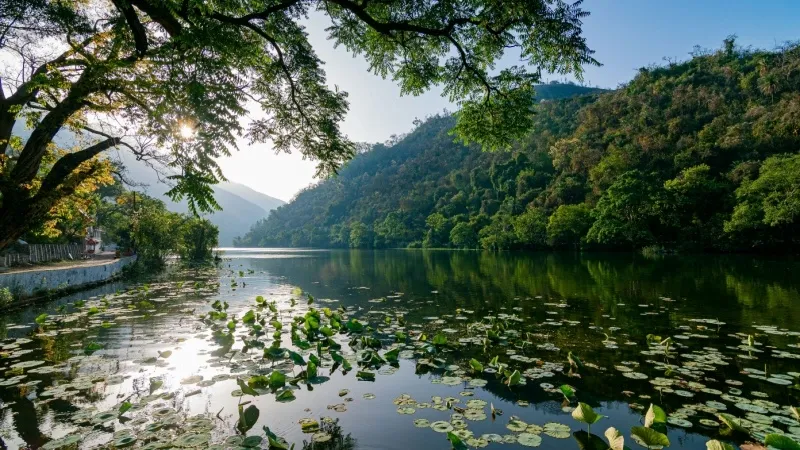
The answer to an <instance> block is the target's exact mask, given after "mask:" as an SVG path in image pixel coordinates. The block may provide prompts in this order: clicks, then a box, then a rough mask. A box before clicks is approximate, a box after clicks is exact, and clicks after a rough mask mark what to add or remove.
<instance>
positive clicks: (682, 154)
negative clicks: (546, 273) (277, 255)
mask: <svg viewBox="0 0 800 450" xmlns="http://www.w3.org/2000/svg"><path fill="white" fill-rule="evenodd" d="M555 86H559V85H555ZM799 87H800V46H798V45H795V44H791V45H786V46H784V47H781V48H779V49H777V50H775V51H762V50H751V49H743V48H739V47H737V46H736V45H735V43H734V40H733V39H729V40H726V41H725V43H724V45H723V47H722V48H721V49H719V50H717V51H713V52H710V51H701V50H697V51H695V52H694V53H693V56H692V58H691V59H690V60H688V61H685V62H680V63H669V64H668V65H665V66H654V67H646V68H642V69H641V70H640V71H639V73H638V74H637V75H636V77H635V78H634V79H633V80H631V81H630V82H629V83H627V84H626V85H624V86H621V87H620V88H619V89H616V90H614V91H611V92H604V93H596V92H595V93H591V92H588V91H589V90H587V89H584V88H581V87H580V86H573V87H572V89H570V90H569V91H567V92H558V94H557V95H559V96H563V97H567V98H560V99H553V98H555V97H556V95H551V92H550V91H551V89H552V88H553V86H551V85H542V86H537V91H538V92H540V93H541V95H542V96H543V97H546V98H548V99H550V100H547V101H544V102H540V103H538V104H537V105H536V111H537V114H536V115H535V117H534V119H533V125H532V127H531V128H530V129H529V132H528V134H527V136H525V137H524V138H522V139H520V140H519V141H517V142H516V144H515V145H514V147H513V151H512V152H511V153H485V152H481V151H480V149H478V148H477V147H470V146H463V145H461V144H459V143H455V142H453V136H452V135H451V134H450V131H451V130H452V128H453V127H454V124H455V120H456V118H455V117H456V116H458V114H455V116H450V115H443V116H436V117H432V118H430V119H428V120H427V121H425V122H422V123H420V124H419V125H418V126H417V128H416V129H415V130H414V131H413V132H411V133H410V134H408V135H407V136H405V137H403V138H402V139H399V140H395V141H393V142H390V143H387V144H377V145H375V146H373V147H372V148H371V149H370V150H369V151H366V152H365V153H363V154H359V155H358V156H356V158H354V159H353V160H352V161H351V162H349V163H348V164H347V165H346V166H345V167H344V168H343V169H342V170H341V173H340V175H339V176H338V177H335V178H333V179H330V180H325V181H323V182H321V183H319V184H318V185H317V186H314V187H312V188H309V189H307V190H305V191H303V192H301V193H300V194H298V195H297V197H296V198H295V199H294V200H293V201H292V202H291V203H290V204H288V205H285V206H283V207H281V208H278V209H277V210H275V211H273V212H272V214H271V215H270V217H269V218H268V219H265V220H263V221H261V222H260V223H258V224H256V225H255V226H254V227H253V228H252V229H251V230H250V232H249V233H247V235H245V236H243V237H242V238H241V239H239V240H238V242H237V245H239V246H297V247H354V248H382V247H406V246H413V247H419V246H422V247H454V248H478V247H481V248H486V249H503V248H533V249H537V248H575V247H579V246H580V247H583V248H594V249H635V250H638V249H641V248H643V247H648V246H655V247H662V248H666V249H668V250H676V249H677V250H684V249H686V250H712V251H750V250H764V251H770V250H771V251H796V250H797V249H798V243H799V242H798V236H800V233H799V232H798V231H800V229H799V228H798V226H800V209H799V208H798V205H800V189H799V187H800V178H799V177H800V155H798V151H800V135H798V132H797V131H798V129H800V123H799V122H798V121H797V117H798V115H797V113H796V111H797V109H798V105H800V88H799ZM581 93H583V94H586V95H575V94H581ZM655 247H653V248H655Z"/></svg>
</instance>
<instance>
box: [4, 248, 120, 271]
mask: <svg viewBox="0 0 800 450" xmlns="http://www.w3.org/2000/svg"><path fill="white" fill-rule="evenodd" d="M112 261H114V252H103V253H98V254H96V255H94V256H93V257H92V259H77V260H73V261H56V262H49V263H44V264H35V265H24V266H14V267H0V273H19V272H41V271H46V270H59V269H72V268H75V267H93V266H102V265H103V264H108V263H110V262H112Z"/></svg>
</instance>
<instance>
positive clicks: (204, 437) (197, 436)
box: [172, 433, 211, 448]
mask: <svg viewBox="0 0 800 450" xmlns="http://www.w3.org/2000/svg"><path fill="white" fill-rule="evenodd" d="M210 440H211V435H210V434H208V433H184V434H182V435H181V436H179V437H178V438H177V439H175V440H174V441H173V442H172V444H173V445H174V446H176V447H182V448H191V447H200V446H204V445H205V444H207V443H208V441H210Z"/></svg>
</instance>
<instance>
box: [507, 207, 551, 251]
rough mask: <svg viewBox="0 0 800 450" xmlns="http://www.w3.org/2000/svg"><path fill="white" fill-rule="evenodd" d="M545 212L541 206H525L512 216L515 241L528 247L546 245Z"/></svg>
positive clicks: (546, 220) (546, 219)
mask: <svg viewBox="0 0 800 450" xmlns="http://www.w3.org/2000/svg"><path fill="white" fill-rule="evenodd" d="M547 222H548V218H547V214H546V213H545V211H544V210H543V209H542V208H527V209H526V210H525V212H523V213H522V214H520V215H519V216H517V217H515V218H514V233H516V237H517V242H519V243H520V244H522V245H524V246H528V247H545V246H546V245H547Z"/></svg>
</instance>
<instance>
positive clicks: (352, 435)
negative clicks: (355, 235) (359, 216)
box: [0, 249, 800, 450]
mask: <svg viewBox="0 0 800 450" xmlns="http://www.w3.org/2000/svg"><path fill="white" fill-rule="evenodd" d="M798 269H800V264H798V262H797V261H796V260H793V259H785V258H784V259H777V258H776V259H769V258H757V257H751V256H725V255H723V256H719V255H716V256H709V255H705V256H667V257H664V258H660V259H646V258H644V257H642V256H640V255H634V254H594V253H589V254H578V253H484V252H471V251H423V250H408V251H405V250H386V251H361V250H353V251H348V250H331V251H326V250H297V249H225V250H224V260H223V262H222V263H221V264H220V265H219V267H217V268H207V269H201V270H195V269H178V268H170V269H169V270H167V271H166V272H164V273H162V274H159V275H157V276H153V277H152V278H150V279H144V280H130V281H125V282H115V283H113V284H108V285H105V286H101V287H98V288H95V289H93V290H91V291H86V292H83V293H78V294H73V295H71V296H69V297H65V298H61V299H57V300H54V301H51V302H49V303H46V304H40V305H35V306H31V307H28V308H26V309H22V310H19V311H14V312H10V313H6V314H4V316H3V317H2V318H0V333H2V334H1V336H2V337H3V340H2V344H0V356H2V358H0V439H2V444H4V446H2V445H0V448H9V449H15V448H40V447H43V448H122V447H131V448H148V449H155V448H168V447H182V448H267V446H268V441H267V439H266V434H265V430H264V427H265V426H266V427H268V428H269V430H270V432H271V433H272V434H273V445H278V446H279V445H280V444H278V442H279V441H281V440H282V439H283V440H285V441H287V442H288V444H289V445H288V446H287V448H288V447H290V446H291V444H294V445H295V448H297V449H300V448H304V449H306V448H308V449H311V448H313V449H398V450H400V449H408V448H416V449H449V448H451V443H450V442H449V441H448V432H450V433H453V434H454V435H455V436H457V437H458V439H459V440H461V441H462V442H463V443H464V444H465V445H467V446H468V447H469V448H476V447H478V448H480V447H488V448H501V447H502V448H509V449H512V448H526V447H532V446H538V447H539V448H542V449H563V448H575V449H578V448H586V449H607V448H608V445H607V444H603V443H602V442H605V441H604V438H603V434H604V432H605V430H606V429H607V428H609V427H615V428H616V429H618V430H619V431H620V433H621V434H622V436H624V438H625V445H626V446H629V447H631V448H643V447H641V446H639V445H638V444H637V443H636V442H634V439H632V438H631V434H632V428H633V427H641V426H642V425H643V424H644V418H645V413H646V411H647V410H648V408H649V407H650V405H651V404H655V405H657V406H658V407H660V408H662V409H663V410H664V411H665V412H666V414H667V418H666V423H660V422H662V421H663V420H660V419H658V418H657V419H656V421H655V422H656V423H655V424H653V425H651V426H650V427H649V428H648V430H655V431H658V432H661V433H663V434H665V435H666V436H667V438H668V440H669V443H670V446H669V448H685V449H698V450H699V449H705V448H706V442H707V441H708V440H710V439H720V440H723V441H726V442H729V443H732V444H734V443H735V444H740V443H742V442H744V441H746V440H758V439H764V437H765V436H766V435H768V434H775V433H777V434H784V435H790V436H794V439H796V440H800V423H798V419H797V417H796V416H795V414H796V411H795V412H792V410H791V409H790V407H791V406H798V405H800V386H798V381H799V380H798V377H799V376H800V276H798V274H800V271H798ZM259 296H260V297H261V298H259ZM298 318H302V319H298ZM347 368H349V369H350V370H345V369H347ZM578 402H581V403H584V404H586V405H589V406H591V408H593V411H594V412H596V413H599V414H602V415H603V416H606V417H604V418H601V419H599V420H598V421H597V422H596V423H595V424H593V425H592V426H591V429H590V431H591V434H587V433H586V430H587V428H588V427H587V425H586V424H585V423H581V422H579V421H578V420H576V419H575V418H573V415H572V412H573V410H574V408H575V407H576V406H578V405H579V403H578ZM656 412H658V411H656ZM720 414H728V415H729V416H723V417H725V418H727V419H728V420H729V421H732V423H733V425H734V428H737V429H739V428H740V427H741V430H738V431H731V430H730V425H726V424H725V420H721V419H720ZM656 416H658V414H656ZM661 419H663V418H661ZM636 430H637V429H634V431H635V433H634V434H637V433H638V434H637V435H642V434H645V432H642V431H641V429H638V431H636ZM743 430H746V432H745V431H743ZM245 436H249V438H247V439H245V438H244V437H245ZM650 438H652V436H650V437H643V438H642V437H640V438H639V439H640V440H642V439H645V440H647V439H650ZM650 445H651V446H652V447H653V448H655V444H653V443H652V442H651V443H650Z"/></svg>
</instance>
